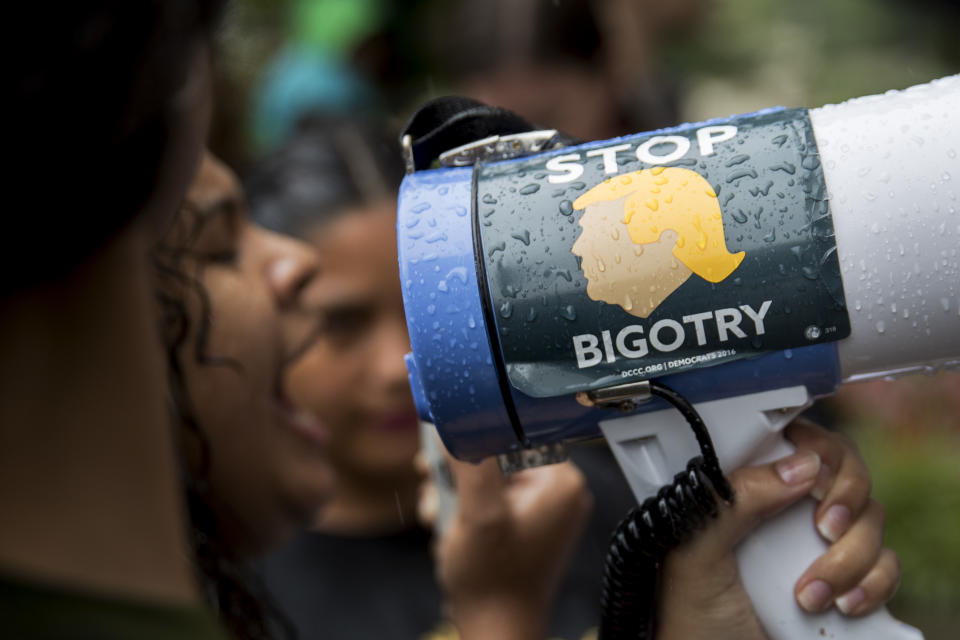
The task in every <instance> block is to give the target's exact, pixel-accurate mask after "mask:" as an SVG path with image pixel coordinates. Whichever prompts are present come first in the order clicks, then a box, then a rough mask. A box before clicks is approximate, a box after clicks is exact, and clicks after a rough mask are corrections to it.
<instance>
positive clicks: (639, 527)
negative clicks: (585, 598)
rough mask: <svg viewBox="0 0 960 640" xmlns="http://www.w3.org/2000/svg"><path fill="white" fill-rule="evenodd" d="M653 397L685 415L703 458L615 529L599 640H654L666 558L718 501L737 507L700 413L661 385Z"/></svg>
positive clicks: (654, 385) (700, 524)
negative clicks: (659, 580)
mask: <svg viewBox="0 0 960 640" xmlns="http://www.w3.org/2000/svg"><path fill="white" fill-rule="evenodd" d="M650 393H651V394H653V395H655V396H657V397H659V398H663V399H664V400H666V401H667V402H669V403H670V404H672V405H673V406H674V407H676V408H677V409H678V410H679V411H680V413H681V414H683V417H684V418H686V419H687V422H688V423H690V427H691V428H692V429H693V432H694V434H695V435H696V438H697V443H698V444H699V445H700V454H701V455H699V456H697V457H695V458H693V459H692V460H690V462H689V463H687V468H686V469H685V470H684V471H681V472H680V473H678V474H677V475H675V476H674V478H673V483H672V484H670V485H667V486H665V487H663V488H661V489H660V490H659V491H658V492H657V494H656V495H654V496H651V497H649V498H647V499H646V500H644V501H643V504H641V505H640V506H639V507H635V508H633V509H631V510H630V511H629V512H628V513H627V515H626V517H625V518H624V519H623V520H621V521H620V524H618V525H617V527H616V529H615V530H614V532H613V537H612V540H611V542H610V550H609V551H608V552H607V557H606V561H605V567H604V575H603V593H602V606H603V617H602V619H601V621H600V634H599V640H627V639H629V640H636V639H637V638H642V639H643V640H647V639H652V638H653V634H654V631H655V629H656V610H657V587H658V572H659V569H660V564H661V562H662V560H663V558H664V556H665V555H666V554H667V552H668V551H669V550H670V549H672V548H673V547H675V546H677V545H678V544H680V543H682V542H684V541H685V540H688V539H689V538H690V537H691V536H692V535H693V533H694V532H696V531H698V530H700V529H702V528H704V526H706V524H707V521H708V519H709V518H713V517H715V516H716V515H717V512H718V505H717V500H716V498H717V496H719V497H720V498H721V499H722V500H724V501H725V502H727V503H731V502H733V489H732V487H731V486H730V483H729V482H727V479H726V478H725V477H724V475H723V471H722V470H721V469H720V462H719V461H718V460H717V454H716V451H715V450H714V448H713V441H712V440H711V439H710V434H709V433H707V428H706V426H705V425H704V423H703V419H702V418H701V417H700V414H698V413H697V411H696V409H694V408H693V405H691V404H690V403H689V402H688V401H687V400H686V399H685V398H684V397H683V396H681V395H680V394H679V393H677V392H676V391H674V390H673V389H670V388H669V387H666V386H664V385H662V384H660V383H658V382H655V381H650Z"/></svg>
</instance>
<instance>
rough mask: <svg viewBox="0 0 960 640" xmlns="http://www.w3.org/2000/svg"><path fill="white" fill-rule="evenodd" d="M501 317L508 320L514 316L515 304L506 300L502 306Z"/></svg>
mask: <svg viewBox="0 0 960 640" xmlns="http://www.w3.org/2000/svg"><path fill="white" fill-rule="evenodd" d="M500 315H501V316H502V317H503V318H504V319H506V318H509V317H510V316H512V315H513V304H512V303H511V302H510V301H509V300H506V301H504V303H503V304H501V305H500Z"/></svg>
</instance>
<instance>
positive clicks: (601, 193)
mask: <svg viewBox="0 0 960 640" xmlns="http://www.w3.org/2000/svg"><path fill="white" fill-rule="evenodd" d="M619 199H623V220H622V222H623V224H625V225H626V227H627V231H628V233H629V234H630V239H631V240H632V241H633V242H635V243H636V244H638V245H645V244H649V243H652V242H657V240H659V239H660V235H661V234H662V233H663V232H664V231H666V230H668V229H672V230H673V231H675V232H676V233H677V234H678V238H677V241H676V244H675V245H674V247H673V255H674V256H675V257H676V258H677V260H679V261H680V262H681V263H683V264H684V265H686V267H687V268H689V269H690V270H691V271H693V272H694V273H695V274H697V275H698V276H700V277H701V278H703V279H704V280H707V281H709V282H720V281H721V280H724V279H725V278H726V277H727V276H729V275H730V274H731V273H733V271H734V269H736V268H737V267H738V266H740V263H741V262H742V261H743V256H744V252H743V251H741V252H739V253H730V252H729V251H727V242H726V238H725V237H724V232H723V216H722V215H721V213H720V203H719V202H717V194H716V193H714V191H713V188H712V187H711V186H710V183H708V182H707V181H706V180H705V179H704V178H703V176H701V175H700V174H699V173H697V172H696V171H691V170H690V169H681V168H679V167H666V168H664V167H654V168H652V169H643V170H640V171H634V172H632V173H626V174H622V175H618V176H614V177H612V178H609V179H607V180H605V181H603V182H601V183H600V184H598V185H597V186H595V187H593V188H592V189H590V190H589V191H587V192H586V193H584V194H583V195H582V196H580V197H579V198H577V199H576V200H575V201H574V203H573V207H574V209H584V208H586V207H588V206H590V205H591V204H596V203H601V202H610V201H613V200H619Z"/></svg>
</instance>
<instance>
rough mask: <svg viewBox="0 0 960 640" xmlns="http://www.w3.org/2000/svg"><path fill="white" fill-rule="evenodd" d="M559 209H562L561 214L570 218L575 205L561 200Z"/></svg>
mask: <svg viewBox="0 0 960 640" xmlns="http://www.w3.org/2000/svg"><path fill="white" fill-rule="evenodd" d="M559 207H560V213H562V214H563V215H565V216H569V215H571V214H572V213H573V203H572V202H570V201H569V200H561V201H560V205H559Z"/></svg>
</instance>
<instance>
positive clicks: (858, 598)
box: [837, 587, 867, 615]
mask: <svg viewBox="0 0 960 640" xmlns="http://www.w3.org/2000/svg"><path fill="white" fill-rule="evenodd" d="M866 599H867V592H866V591H864V590H863V588H862V587H857V588H855V589H851V590H850V591H847V592H846V593H845V594H843V595H842V596H840V597H839V598H837V609H840V611H842V612H843V613H844V615H850V614H851V613H853V612H855V611H856V610H857V609H859V608H860V605H861V604H863V601H864V600H866Z"/></svg>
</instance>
